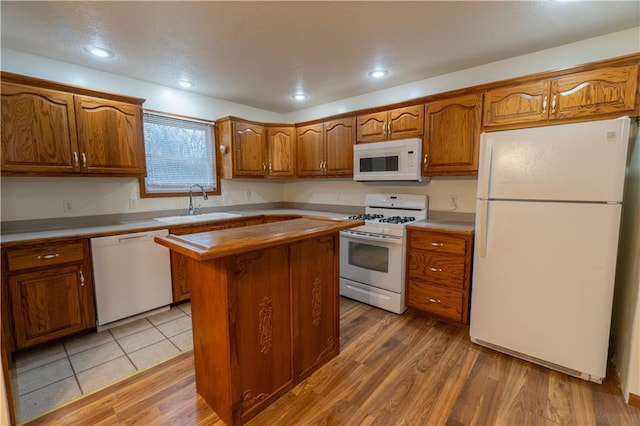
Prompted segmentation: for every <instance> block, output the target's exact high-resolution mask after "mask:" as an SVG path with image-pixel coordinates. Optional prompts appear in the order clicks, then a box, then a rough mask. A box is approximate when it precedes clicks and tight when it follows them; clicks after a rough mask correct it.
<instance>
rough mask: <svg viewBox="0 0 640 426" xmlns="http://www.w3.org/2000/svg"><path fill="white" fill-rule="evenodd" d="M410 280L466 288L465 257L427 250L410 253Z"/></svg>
mask: <svg viewBox="0 0 640 426" xmlns="http://www.w3.org/2000/svg"><path fill="white" fill-rule="evenodd" d="M408 262H409V265H410V267H409V268H408V276H409V279H410V280H413V281H422V282H424V283H434V284H438V285H442V286H446V287H452V288H458V289H460V290H462V289H463V287H464V278H465V271H464V257H462V256H455V255H449V254H440V253H433V252H431V251H426V250H412V251H410V252H409V260H408Z"/></svg>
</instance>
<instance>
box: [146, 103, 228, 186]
mask: <svg viewBox="0 0 640 426" xmlns="http://www.w3.org/2000/svg"><path fill="white" fill-rule="evenodd" d="M143 124H144V147H145V157H146V163H147V177H146V178H144V185H142V182H141V185H140V189H141V191H140V192H141V193H142V196H146V197H162V196H175V195H181V194H184V193H187V192H189V188H190V187H191V186H192V185H194V184H196V183H197V184H200V185H202V187H203V188H205V190H206V191H207V192H208V193H213V194H219V193H220V188H219V186H220V180H219V179H218V173H217V170H216V157H215V149H213V124H212V123H210V122H206V121H198V120H192V119H186V118H180V117H175V116H169V115H165V114H159V113H155V112H149V111H145V112H144V114H143Z"/></svg>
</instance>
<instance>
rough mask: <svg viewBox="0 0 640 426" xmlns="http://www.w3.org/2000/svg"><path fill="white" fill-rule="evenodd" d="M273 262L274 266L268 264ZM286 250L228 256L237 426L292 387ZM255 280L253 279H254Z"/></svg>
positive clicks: (273, 249)
mask: <svg viewBox="0 0 640 426" xmlns="http://www.w3.org/2000/svg"><path fill="white" fill-rule="evenodd" d="M274 264H278V265H279V267H278V268H272V265H274ZM288 266H289V248H288V247H287V246H286V245H283V246H277V247H273V248H270V249H267V250H258V251H253V252H250V253H247V254H243V255H238V256H234V258H233V266H232V268H233V269H232V272H231V277H230V278H231V279H230V282H229V289H230V291H232V292H236V294H235V295H234V296H232V300H233V301H234V302H233V306H234V307H233V309H234V310H235V312H234V315H233V319H232V321H234V324H233V325H234V340H235V342H236V345H235V350H236V352H237V361H238V365H240V366H242V368H240V369H239V391H240V396H241V398H240V408H241V417H242V419H243V422H244V421H246V420H245V419H247V420H248V419H249V418H251V417H253V416H254V415H255V414H256V413H257V412H258V411H260V410H261V409H263V408H264V406H266V405H267V404H268V403H270V402H271V401H270V397H272V396H274V395H277V394H279V393H280V392H281V391H283V390H284V389H285V388H287V387H288V386H291V384H292V383H293V365H292V359H291V353H292V348H291V344H292V342H291V301H290V290H291V288H290V281H289V267H288ZM258 277H259V279H258Z"/></svg>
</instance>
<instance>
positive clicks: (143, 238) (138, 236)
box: [118, 234, 149, 243]
mask: <svg viewBox="0 0 640 426" xmlns="http://www.w3.org/2000/svg"><path fill="white" fill-rule="evenodd" d="M147 238H149V235H148V234H144V235H136V236H135V237H122V238H118V242H119V243H127V242H130V241H139V240H145V239H147Z"/></svg>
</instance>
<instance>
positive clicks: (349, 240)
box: [340, 231, 404, 293]
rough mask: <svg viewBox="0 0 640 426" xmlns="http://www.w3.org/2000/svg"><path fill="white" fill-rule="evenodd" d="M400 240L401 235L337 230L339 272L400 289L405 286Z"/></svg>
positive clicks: (362, 281) (378, 284)
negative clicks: (338, 238) (338, 234)
mask: <svg viewBox="0 0 640 426" xmlns="http://www.w3.org/2000/svg"><path fill="white" fill-rule="evenodd" d="M402 241H403V238H402V237H392V236H387V235H385V236H376V235H375V234H365V233H360V232H358V231H342V232H340V276H341V277H342V278H346V279H349V280H352V281H356V282H359V283H362V284H367V285H371V286H374V287H378V288H382V289H385V290H389V291H393V292H395V293H401V292H402V289H403V288H404V282H403V277H404V264H403V261H402V259H403V244H402Z"/></svg>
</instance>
